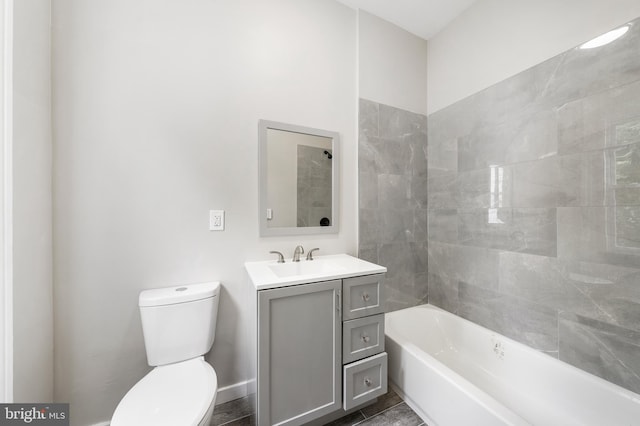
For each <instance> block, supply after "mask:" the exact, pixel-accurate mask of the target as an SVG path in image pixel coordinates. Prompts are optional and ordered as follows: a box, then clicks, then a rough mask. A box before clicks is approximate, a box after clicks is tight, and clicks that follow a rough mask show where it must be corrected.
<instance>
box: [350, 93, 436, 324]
mask: <svg viewBox="0 0 640 426" xmlns="http://www.w3.org/2000/svg"><path fill="white" fill-rule="evenodd" d="M358 178H359V185H358V189H359V194H360V199H359V206H360V212H359V217H360V232H359V233H360V238H359V256H360V257H361V258H363V259H366V260H369V261H371V262H375V263H379V264H382V265H384V266H386V267H387V275H386V281H385V292H386V305H385V309H386V311H387V312H389V311H393V310H396V309H400V308H405V307H409V306H415V305H419V304H422V303H426V302H427V117H426V116H424V115H420V114H415V113H412V112H409V111H405V110H402V109H398V108H394V107H391V106H388V105H384V104H379V103H376V102H372V101H368V100H366V99H360V108H359V143H358Z"/></svg>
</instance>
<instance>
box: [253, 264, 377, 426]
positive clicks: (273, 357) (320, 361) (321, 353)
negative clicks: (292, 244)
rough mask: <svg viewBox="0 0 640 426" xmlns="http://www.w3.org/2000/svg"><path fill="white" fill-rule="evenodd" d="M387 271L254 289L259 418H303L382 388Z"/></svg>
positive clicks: (349, 404)
mask: <svg viewBox="0 0 640 426" xmlns="http://www.w3.org/2000/svg"><path fill="white" fill-rule="evenodd" d="M383 277H384V274H372V275H365V276H358V277H349V278H344V279H336V280H328V281H321V282H312V283H302V284H296V285H291V286H285V287H278V288H270V289H265V290H259V291H257V305H258V306H257V311H258V315H257V407H256V408H257V423H258V425H259V426H263V425H302V424H305V423H308V422H310V421H312V420H315V419H318V418H320V417H323V416H325V415H331V414H332V413H335V412H341V413H342V414H344V410H349V409H351V408H355V407H358V406H361V405H363V404H365V403H366V402H368V401H372V400H374V399H375V398H376V397H378V396H380V395H382V394H384V393H386V392H387V354H386V353H385V352H384V314H383V308H382V301H383V294H382V291H383V285H382V282H383V280H382V278H383Z"/></svg>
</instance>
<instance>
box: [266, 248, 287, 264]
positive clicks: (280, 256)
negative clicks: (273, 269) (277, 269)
mask: <svg viewBox="0 0 640 426" xmlns="http://www.w3.org/2000/svg"><path fill="white" fill-rule="evenodd" d="M269 253H271V254H277V255H278V263H284V256H283V255H282V253H280V252H279V251H275V250H274V251H270V252H269Z"/></svg>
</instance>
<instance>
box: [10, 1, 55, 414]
mask: <svg viewBox="0 0 640 426" xmlns="http://www.w3.org/2000/svg"><path fill="white" fill-rule="evenodd" d="M13 12H14V23H13V24H14V40H13V42H14V57H13V59H14V64H13V65H14V69H13V77H14V88H13V89H14V93H13V96H14V98H13V101H14V104H13V107H14V111H13V126H14V127H13V129H14V141H13V179H14V182H13V184H14V190H13V209H14V210H13V241H14V245H13V274H14V276H13V278H14V282H13V313H14V314H13V321H14V330H13V339H14V340H13V367H14V369H13V374H14V377H13V381H14V389H13V392H14V400H15V401H16V402H34V401H42V402H49V401H52V400H53V288H52V278H51V273H52V242H51V239H52V235H51V233H52V225H51V222H52V218H51V149H52V147H51V65H50V64H51V61H50V59H51V56H50V50H49V49H50V44H51V32H50V22H51V4H50V2H49V0H20V1H16V2H14V11H13Z"/></svg>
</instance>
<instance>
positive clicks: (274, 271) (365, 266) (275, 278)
mask: <svg viewBox="0 0 640 426" xmlns="http://www.w3.org/2000/svg"><path fill="white" fill-rule="evenodd" d="M244 265H245V268H246V270H247V272H248V273H249V278H250V279H251V282H252V283H253V285H254V286H255V288H256V289H257V290H264V289H267V288H275V287H283V286H289V285H294V284H302V283H309V282H317V281H328V280H333V279H342V278H349V277H357V276H360V275H370V274H381V273H385V272H387V268H385V267H384V266H380V265H376V264H374V263H370V262H367V261H365V260H362V259H358V258H357V257H353V256H349V255H348V254H334V255H328V256H316V257H315V259H314V260H300V262H291V261H287V262H286V263H278V262H277V261H275V260H269V261H262V262H246V263H245V264H244Z"/></svg>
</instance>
